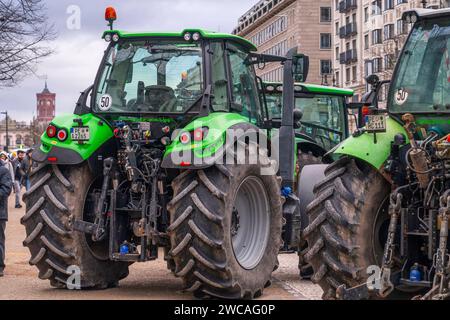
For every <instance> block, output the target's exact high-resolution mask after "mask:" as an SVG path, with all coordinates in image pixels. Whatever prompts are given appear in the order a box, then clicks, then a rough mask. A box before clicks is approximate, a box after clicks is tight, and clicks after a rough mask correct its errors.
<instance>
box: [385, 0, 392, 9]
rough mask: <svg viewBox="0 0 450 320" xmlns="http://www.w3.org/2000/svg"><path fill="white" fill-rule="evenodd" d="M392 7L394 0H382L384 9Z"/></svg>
mask: <svg viewBox="0 0 450 320" xmlns="http://www.w3.org/2000/svg"><path fill="white" fill-rule="evenodd" d="M390 9H394V0H384V10H390Z"/></svg>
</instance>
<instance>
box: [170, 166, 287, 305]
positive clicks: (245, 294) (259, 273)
mask: <svg viewBox="0 0 450 320" xmlns="http://www.w3.org/2000/svg"><path fill="white" fill-rule="evenodd" d="M249 176H255V177H257V178H258V179H260V181H261V182H262V183H263V185H264V187H265V189H266V191H267V194H268V195H269V197H268V200H269V206H268V207H269V208H270V224H269V230H270V231H269V238H268V243H267V246H266V248H265V254H264V255H263V257H262V259H261V260H260V261H259V263H258V264H257V266H256V267H255V268H253V269H251V270H247V269H244V268H243V267H242V266H241V265H240V264H239V262H238V261H237V259H236V257H235V254H234V251H233V246H232V241H231V225H232V210H233V206H234V203H233V202H234V197H235V193H236V191H237V189H238V186H239V185H240V183H241V181H243V180H244V179H245V178H246V177H249ZM172 187H173V190H174V198H173V200H172V201H171V202H170V203H169V206H168V208H169V211H170V221H171V225H170V227H169V233H170V240H171V245H172V249H171V255H172V256H173V258H174V261H175V264H176V275H177V276H178V277H181V278H182V279H183V282H184V286H185V290H186V291H188V292H192V293H193V294H194V295H195V296H197V297H205V296H212V297H217V298H223V299H241V298H244V299H252V298H256V297H258V296H260V295H261V294H262V292H263V290H264V288H265V287H266V286H268V285H270V279H271V274H272V272H273V271H274V270H275V269H276V268H277V266H278V259H277V256H278V251H279V249H280V246H281V242H282V240H281V229H282V198H281V196H278V195H279V194H280V180H279V179H277V177H276V176H268V175H260V166H259V165H216V166H213V167H211V168H208V169H205V170H200V171H185V172H183V173H182V174H181V175H180V176H179V177H177V178H176V179H175V180H174V182H173V183H172Z"/></svg>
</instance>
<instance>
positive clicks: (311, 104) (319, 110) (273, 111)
mask: <svg viewBox="0 0 450 320" xmlns="http://www.w3.org/2000/svg"><path fill="white" fill-rule="evenodd" d="M282 99H283V98H282V94H280V93H277V94H273V93H272V94H270V93H266V101H267V108H268V111H269V115H270V118H271V119H281V117H282ZM295 108H297V109H299V110H301V111H302V112H303V117H302V121H301V122H302V128H301V129H300V130H299V132H300V133H303V134H305V135H307V136H309V137H311V138H312V139H314V140H315V141H316V142H317V143H318V144H319V145H322V146H323V147H324V148H327V149H330V148H332V147H334V146H335V145H336V144H339V143H340V142H341V141H342V140H343V139H344V131H345V115H344V111H343V110H344V98H343V97H339V96H329V95H320V94H317V95H305V94H297V95H296V97H295Z"/></svg>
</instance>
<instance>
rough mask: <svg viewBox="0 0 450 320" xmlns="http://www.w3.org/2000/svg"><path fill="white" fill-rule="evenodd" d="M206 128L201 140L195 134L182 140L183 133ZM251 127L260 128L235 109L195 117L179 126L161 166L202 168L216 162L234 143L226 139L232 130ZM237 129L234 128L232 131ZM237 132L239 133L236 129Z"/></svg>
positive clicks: (242, 129)
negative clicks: (196, 138) (233, 111)
mask: <svg viewBox="0 0 450 320" xmlns="http://www.w3.org/2000/svg"><path fill="white" fill-rule="evenodd" d="M201 128H204V129H206V131H205V132H207V133H206V135H205V136H204V138H203V140H202V141H195V139H194V138H192V139H191V141H189V142H188V143H184V144H183V143H182V142H181V141H180V136H181V134H182V133H185V132H188V133H191V136H192V137H193V132H194V131H195V130H196V129H201ZM249 128H254V129H255V130H258V128H257V127H256V126H255V125H253V124H251V123H250V122H249V121H248V118H246V117H244V116H241V115H239V114H236V113H222V112H217V113H212V114H210V115H209V116H207V117H203V118H199V119H196V120H195V121H193V122H191V123H189V124H188V125H187V126H186V127H185V128H184V129H182V130H180V132H179V134H178V135H177V136H176V138H175V139H174V141H173V142H172V144H171V145H170V146H169V147H168V148H167V149H166V152H165V154H164V158H163V162H162V167H163V168H168V169H203V168H207V167H210V166H211V165H213V164H214V163H215V162H216V160H218V159H220V158H221V157H222V156H223V155H224V153H225V151H226V150H227V148H228V147H230V146H231V145H233V143H232V142H231V141H228V140H230V139H227V134H228V133H229V132H230V131H229V130H230V129H231V130H235V129H239V130H240V132H241V134H243V133H245V130H247V129H249ZM233 132H234V131H233ZM236 134H237V136H240V134H239V133H238V132H236Z"/></svg>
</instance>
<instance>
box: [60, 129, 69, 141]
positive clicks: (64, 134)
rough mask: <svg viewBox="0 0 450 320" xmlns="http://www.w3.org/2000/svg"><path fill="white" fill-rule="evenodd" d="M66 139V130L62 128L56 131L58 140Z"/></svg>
mask: <svg viewBox="0 0 450 320" xmlns="http://www.w3.org/2000/svg"><path fill="white" fill-rule="evenodd" d="M66 139H67V131H66V130H64V129H61V130H59V131H58V140H59V141H66Z"/></svg>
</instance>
